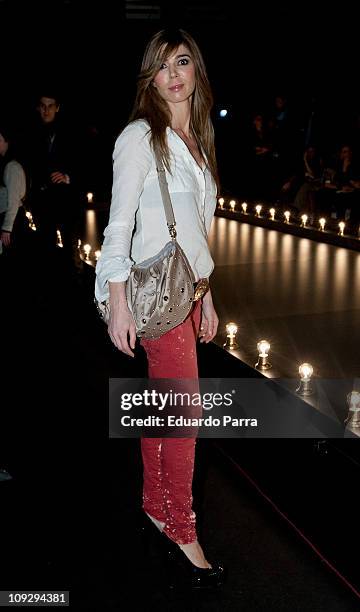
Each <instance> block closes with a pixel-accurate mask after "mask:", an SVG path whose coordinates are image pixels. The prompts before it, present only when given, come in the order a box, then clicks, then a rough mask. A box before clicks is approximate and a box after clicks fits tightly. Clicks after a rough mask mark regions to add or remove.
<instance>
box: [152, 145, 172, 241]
mask: <svg viewBox="0 0 360 612" xmlns="http://www.w3.org/2000/svg"><path fill="white" fill-rule="evenodd" d="M154 153H155V160H156V170H157V173H158V180H159V185H160V191H161V197H162V201H163V204H164V209H165V216H166V223H167V226H168V229H169V234H170V236H171V238H173V239H175V238H176V229H175V226H176V221H175V216H174V210H173V207H172V203H171V198H170V193H169V187H168V184H167V180H166V175H165V168H164V164H163V162H162V159H161V154H160V151H159V149H158V148H156V147H155V148H154Z"/></svg>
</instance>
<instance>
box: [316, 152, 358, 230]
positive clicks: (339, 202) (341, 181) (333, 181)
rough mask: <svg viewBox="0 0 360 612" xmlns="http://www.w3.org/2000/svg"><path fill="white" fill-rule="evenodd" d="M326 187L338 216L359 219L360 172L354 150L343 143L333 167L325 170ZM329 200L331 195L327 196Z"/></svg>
mask: <svg viewBox="0 0 360 612" xmlns="http://www.w3.org/2000/svg"><path fill="white" fill-rule="evenodd" d="M323 178H324V182H323V185H324V188H325V189H326V190H329V192H330V193H332V195H331V200H332V203H333V207H334V209H335V210H334V212H335V214H336V217H337V218H341V219H345V220H347V219H348V218H350V219H351V221H353V222H356V221H358V220H359V208H360V203H359V198H360V193H359V189H360V180H359V179H360V173H359V171H357V170H356V168H355V163H354V159H353V150H352V147H351V146H349V145H343V146H342V147H341V148H340V150H339V153H338V156H337V159H336V160H335V163H334V165H333V167H332V168H326V169H325V171H324V177H323ZM327 200H329V197H328V198H327Z"/></svg>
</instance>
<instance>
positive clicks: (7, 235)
mask: <svg viewBox="0 0 360 612" xmlns="http://www.w3.org/2000/svg"><path fill="white" fill-rule="evenodd" d="M0 240H1V242H2V243H3V245H4V246H5V247H9V246H10V243H11V232H5V231H4V230H2V231H1V234H0Z"/></svg>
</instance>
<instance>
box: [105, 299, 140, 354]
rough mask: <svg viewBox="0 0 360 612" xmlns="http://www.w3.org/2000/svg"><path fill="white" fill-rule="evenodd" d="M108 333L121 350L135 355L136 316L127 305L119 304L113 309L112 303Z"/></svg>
mask: <svg viewBox="0 0 360 612" xmlns="http://www.w3.org/2000/svg"><path fill="white" fill-rule="evenodd" d="M108 334H109V336H110V338H111V341H112V342H113V344H114V345H115V346H116V348H118V349H119V351H122V352H123V353H125V354H126V355H129V356H130V357H134V353H133V351H132V350H131V349H134V348H135V342H136V327H135V321H134V317H133V316H132V314H131V312H130V310H129V308H128V306H127V305H121V306H120V305H118V306H117V307H116V308H113V309H112V308H111V305H110V319H109V324H108Z"/></svg>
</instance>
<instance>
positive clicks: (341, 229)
mask: <svg viewBox="0 0 360 612" xmlns="http://www.w3.org/2000/svg"><path fill="white" fill-rule="evenodd" d="M236 206H237V202H236V200H230V201H229V208H230V210H231V212H235V211H236ZM218 208H219V209H220V210H225V199H224V198H219V199H218ZM262 209H263V206H262V205H261V204H257V205H256V206H255V216H256V217H261V211H262ZM241 210H242V212H243V213H244V214H245V215H246V214H248V212H247V210H248V204H247V202H243V203H242V204H241ZM275 216H276V209H275V208H270V209H269V217H270V220H271V221H275ZM283 216H284V223H286V224H289V223H290V217H291V213H290V211H289V210H285V212H284V213H283ZM300 218H301V224H300V227H307V223H308V220H309V217H308V215H306V214H303V215H301V217H300ZM318 223H319V230H320V231H321V232H324V231H325V225H326V219H325V217H321V218H320V219H319V220H318ZM338 227H339V232H338V234H339V236H344V230H345V227H346V223H345V221H340V222H339V224H338ZM359 237H360V232H359Z"/></svg>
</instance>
